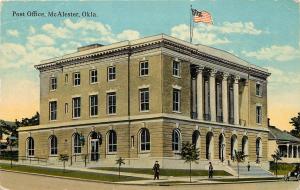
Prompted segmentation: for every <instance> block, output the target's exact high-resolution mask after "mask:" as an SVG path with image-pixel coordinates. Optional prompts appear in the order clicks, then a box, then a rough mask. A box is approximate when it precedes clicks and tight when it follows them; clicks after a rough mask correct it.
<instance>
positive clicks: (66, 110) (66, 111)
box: [65, 103, 69, 114]
mask: <svg viewBox="0 0 300 190" xmlns="http://www.w3.org/2000/svg"><path fill="white" fill-rule="evenodd" d="M68 112H69V105H68V103H65V114H66V113H68Z"/></svg>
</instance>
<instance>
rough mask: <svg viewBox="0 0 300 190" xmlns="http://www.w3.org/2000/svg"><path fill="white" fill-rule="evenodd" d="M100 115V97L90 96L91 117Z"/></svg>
mask: <svg viewBox="0 0 300 190" xmlns="http://www.w3.org/2000/svg"><path fill="white" fill-rule="evenodd" d="M96 115H98V95H91V96H90V116H96Z"/></svg>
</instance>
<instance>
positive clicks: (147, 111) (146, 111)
mask: <svg viewBox="0 0 300 190" xmlns="http://www.w3.org/2000/svg"><path fill="white" fill-rule="evenodd" d="M140 112H141V113H149V112H150V110H145V111H142V110H140Z"/></svg>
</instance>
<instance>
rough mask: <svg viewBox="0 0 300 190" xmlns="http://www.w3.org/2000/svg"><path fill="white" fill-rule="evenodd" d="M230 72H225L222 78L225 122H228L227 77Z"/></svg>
mask: <svg viewBox="0 0 300 190" xmlns="http://www.w3.org/2000/svg"><path fill="white" fill-rule="evenodd" d="M228 76H229V74H228V73H223V80H222V111H223V123H228V92H227V87H228V86H227V85H228V84H227V79H228Z"/></svg>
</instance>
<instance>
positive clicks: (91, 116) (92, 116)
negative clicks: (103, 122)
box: [90, 115, 99, 118]
mask: <svg viewBox="0 0 300 190" xmlns="http://www.w3.org/2000/svg"><path fill="white" fill-rule="evenodd" d="M96 117H99V115H90V118H96Z"/></svg>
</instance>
